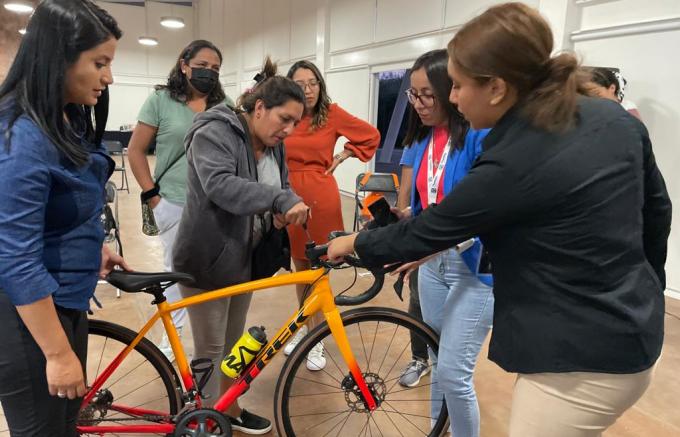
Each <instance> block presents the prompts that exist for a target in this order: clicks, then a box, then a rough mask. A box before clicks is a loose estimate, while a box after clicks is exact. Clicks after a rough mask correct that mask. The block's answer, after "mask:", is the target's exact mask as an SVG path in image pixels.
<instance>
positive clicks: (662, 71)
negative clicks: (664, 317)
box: [572, 0, 680, 297]
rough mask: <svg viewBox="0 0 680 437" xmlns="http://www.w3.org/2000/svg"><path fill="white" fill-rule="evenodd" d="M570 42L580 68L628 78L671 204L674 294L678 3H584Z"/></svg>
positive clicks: (678, 265)
mask: <svg viewBox="0 0 680 437" xmlns="http://www.w3.org/2000/svg"><path fill="white" fill-rule="evenodd" d="M643 4H644V7H643V6H642V5H643ZM572 40H573V44H574V49H575V50H576V51H577V52H578V53H579V54H580V55H581V56H583V61H584V64H586V65H603V66H615V67H619V68H621V71H622V73H623V75H624V76H625V78H626V79H627V80H628V85H627V87H626V98H629V99H630V100H632V101H633V102H635V103H636V104H637V105H638V107H639V109H640V113H641V114H642V118H643V120H644V122H645V124H646V125H647V128H648V129H649V131H650V135H651V138H652V142H653V144H654V153H655V155H656V160H657V163H658V165H659V168H660V169H661V171H662V173H663V175H664V178H665V179H666V185H667V187H668V191H669V193H670V195H671V200H672V201H673V203H674V205H675V214H674V217H673V224H672V228H671V229H672V230H671V238H670V241H669V246H668V263H667V264H666V270H667V272H668V288H669V289H672V290H674V291H676V292H680V214H678V212H677V211H678V206H679V205H680V173H679V172H678V169H679V168H680V148H678V141H679V139H680V87H678V75H679V70H680V63H679V62H678V57H677V55H676V52H677V50H676V49H675V48H676V47H678V46H680V1H678V0H647V1H645V2H644V3H643V2H640V1H638V0H618V1H608V2H602V1H600V2H597V1H591V2H587V3H584V5H583V9H582V23H581V27H580V29H579V30H578V31H575V32H574V33H573V34H572ZM677 297H680V294H679V295H677Z"/></svg>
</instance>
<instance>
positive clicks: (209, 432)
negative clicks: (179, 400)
mask: <svg viewBox="0 0 680 437" xmlns="http://www.w3.org/2000/svg"><path fill="white" fill-rule="evenodd" d="M173 436H174V437H231V423H229V419H227V418H226V417H225V416H224V414H222V413H220V412H219V411H217V410H213V409H211V408H197V409H195V410H192V411H188V412H186V413H183V414H181V415H180V417H179V420H178V421H177V425H176V426H175V432H174V434H173Z"/></svg>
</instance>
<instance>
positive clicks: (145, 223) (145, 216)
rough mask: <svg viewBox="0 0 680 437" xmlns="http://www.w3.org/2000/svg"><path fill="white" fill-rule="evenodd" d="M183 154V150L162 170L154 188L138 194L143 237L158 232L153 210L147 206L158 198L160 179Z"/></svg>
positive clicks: (184, 152) (151, 235)
mask: <svg viewBox="0 0 680 437" xmlns="http://www.w3.org/2000/svg"><path fill="white" fill-rule="evenodd" d="M185 154H186V150H183V151H182V153H180V154H179V156H177V158H175V159H174V160H173V161H172V162H171V163H170V165H168V166H167V167H166V168H165V170H163V173H161V174H160V175H159V176H158V178H157V179H156V182H155V184H154V187H153V188H152V189H150V190H148V191H144V192H143V193H142V194H140V199H141V201H142V233H144V235H148V236H150V237H153V236H156V235H158V233H159V232H160V230H159V229H158V225H157V224H156V218H155V217H154V215H153V209H151V206H150V205H149V200H151V198H152V197H156V196H158V193H160V191H161V186H160V185H159V184H160V181H161V179H163V176H165V174H166V173H167V172H168V170H170V169H171V168H172V167H173V166H174V165H175V164H176V163H177V161H179V160H180V159H181V158H182V156H184V155H185Z"/></svg>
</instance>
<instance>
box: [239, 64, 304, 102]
mask: <svg viewBox="0 0 680 437" xmlns="http://www.w3.org/2000/svg"><path fill="white" fill-rule="evenodd" d="M276 72H277V66H276V64H275V63H274V62H272V60H271V58H270V57H269V56H267V57H266V58H265V60H264V66H263V67H262V70H261V71H260V72H259V73H257V74H256V75H255V77H254V78H253V79H254V80H255V82H256V83H255V85H254V86H253V87H252V88H250V89H249V90H246V92H245V93H243V94H242V95H241V96H240V97H239V98H238V100H237V101H236V106H237V107H238V109H239V111H240V112H247V113H248V114H250V113H252V112H253V111H254V110H255V104H256V103H257V101H258V100H262V102H263V103H264V107H265V108H267V109H270V108H273V107H274V106H281V105H283V104H285V103H286V102H288V101H290V100H293V101H296V102H298V103H302V104H303V105H304V103H305V95H304V93H303V92H302V89H301V88H300V86H299V85H298V84H296V83H295V82H293V81H292V80H291V79H288V78H287V77H283V76H279V75H277V74H276Z"/></svg>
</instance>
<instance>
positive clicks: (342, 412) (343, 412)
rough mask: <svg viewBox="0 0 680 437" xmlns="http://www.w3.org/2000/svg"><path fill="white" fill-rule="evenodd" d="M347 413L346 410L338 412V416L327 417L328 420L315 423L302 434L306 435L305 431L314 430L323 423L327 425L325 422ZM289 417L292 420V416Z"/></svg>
mask: <svg viewBox="0 0 680 437" xmlns="http://www.w3.org/2000/svg"><path fill="white" fill-rule="evenodd" d="M347 411H348V410H345V411H341V412H339V413H338V414H336V415H335V416H331V417H329V418H328V419H325V420H323V421H321V422H319V423H317V424H316V425H314V426H310V427H309V428H307V429H305V430H304V431H303V433H307V431H309V430H310V429H313V428H316V427H317V426H320V425H323V424H324V423H327V422H329V421H331V420H333V419H335V418H336V417H338V416H340V415H341V414H345V413H346V412H347ZM326 414H331V413H326ZM311 415H314V414H311ZM290 417H291V418H293V417H294V416H290ZM296 417H297V416H296Z"/></svg>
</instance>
